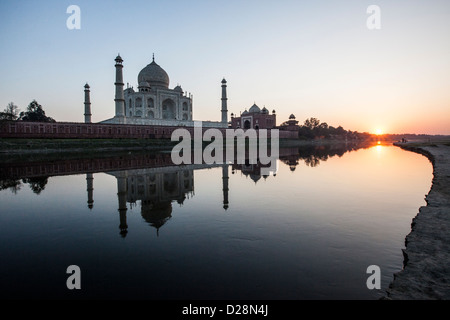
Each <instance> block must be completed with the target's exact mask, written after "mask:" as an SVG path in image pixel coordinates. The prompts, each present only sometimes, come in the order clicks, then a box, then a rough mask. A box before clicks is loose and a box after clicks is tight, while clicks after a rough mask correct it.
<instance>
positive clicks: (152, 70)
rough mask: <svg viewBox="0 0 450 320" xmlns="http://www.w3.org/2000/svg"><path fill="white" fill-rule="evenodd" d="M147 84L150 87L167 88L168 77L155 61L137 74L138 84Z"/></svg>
mask: <svg viewBox="0 0 450 320" xmlns="http://www.w3.org/2000/svg"><path fill="white" fill-rule="evenodd" d="M141 82H148V83H149V84H150V86H151V87H162V88H165V89H167V88H169V76H168V75H167V73H166V71H164V69H163V68H161V67H160V66H159V65H158V64H157V63H156V62H155V60H153V61H152V63H150V64H149V65H147V66H146V67H145V68H144V69H142V70H141V72H139V75H138V83H141Z"/></svg>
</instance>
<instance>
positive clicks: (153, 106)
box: [124, 60, 192, 123]
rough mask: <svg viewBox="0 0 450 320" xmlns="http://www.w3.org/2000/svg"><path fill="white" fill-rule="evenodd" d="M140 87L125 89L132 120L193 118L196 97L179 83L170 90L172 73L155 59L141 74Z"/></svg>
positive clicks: (129, 117) (125, 97) (186, 119)
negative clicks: (184, 90) (166, 70)
mask: <svg viewBox="0 0 450 320" xmlns="http://www.w3.org/2000/svg"><path fill="white" fill-rule="evenodd" d="M138 83H139V86H138V90H137V91H136V90H135V89H134V88H133V87H128V88H126V89H125V90H124V100H125V103H124V107H125V112H124V114H125V118H128V120H127V121H126V122H127V123H130V122H132V121H133V119H136V118H139V119H140V120H139V121H140V122H142V121H145V119H148V120H163V121H164V120H170V121H192V97H191V96H190V95H187V94H186V93H185V92H183V89H182V88H181V87H180V86H179V85H177V86H176V87H175V88H174V89H169V76H168V75H167V73H166V72H165V71H164V70H163V69H162V68H161V67H160V66H159V65H158V64H156V62H155V60H153V61H152V63H150V64H149V65H147V66H146V67H145V68H144V69H142V70H141V72H140V73H139V75H138Z"/></svg>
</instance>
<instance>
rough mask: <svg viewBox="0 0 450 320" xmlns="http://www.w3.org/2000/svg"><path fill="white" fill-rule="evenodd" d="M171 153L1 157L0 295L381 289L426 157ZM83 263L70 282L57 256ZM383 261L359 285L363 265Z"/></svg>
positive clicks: (426, 181) (259, 295)
mask: <svg viewBox="0 0 450 320" xmlns="http://www.w3.org/2000/svg"><path fill="white" fill-rule="evenodd" d="M277 163H278V169H277V172H276V175H275V176H274V175H269V176H261V174H260V166H258V165H251V164H248V165H245V164H240V165H239V164H227V165H213V166H206V165H199V166H195V165H193V166H173V165H171V163H170V156H169V157H167V154H166V155H164V154H155V155H137V156H134V155H130V156H129V157H118V158H117V157H116V158H114V157H113V158H111V159H108V158H105V159H92V160H89V159H83V160H79V161H70V160H67V161H66V160H60V161H53V162H50V161H49V162H47V163H45V162H43V163H18V162H14V163H10V164H2V165H1V170H2V171H1V172H2V178H1V183H2V186H1V191H0V256H1V263H0V285H1V287H0V288H1V289H0V290H1V296H2V298H8V297H11V298H72V297H82V298H114V299H124V298H129V299H170V300H171V299H226V300H228V299H234V300H236V299H270V300H278V299H283V300H295V299H378V298H379V297H381V296H382V295H383V294H384V291H385V289H386V288H387V287H388V285H389V283H390V282H391V281H392V279H393V274H394V273H395V272H398V271H400V270H401V268H402V264H403V256H402V251H401V250H402V248H404V239H405V236H406V235H407V234H408V233H409V232H410V228H411V219H412V218H413V217H414V216H415V215H416V214H417V212H418V209H419V207H420V206H422V205H425V201H424V197H425V195H426V194H427V193H428V191H429V189H430V187H431V180H432V166H431V164H430V163H429V161H428V160H427V159H426V158H425V157H423V156H421V155H418V154H415V153H411V152H407V151H404V150H401V149H400V148H397V147H393V146H384V145H377V146H373V147H368V148H360V149H357V148H354V149H353V150H351V151H348V150H346V149H343V148H336V147H321V148H311V147H310V148H307V149H298V148H292V149H289V150H285V151H283V150H281V151H280V159H279V160H278V161H277ZM70 265H77V266H79V267H80V270H81V290H68V289H67V287H66V280H67V279H68V277H69V276H70V275H69V274H68V273H66V270H67V267H68V266H70ZM370 265H377V266H379V267H380V269H381V289H380V290H376V289H375V290H369V289H368V288H367V286H366V280H367V278H368V277H369V276H370V274H367V273H366V271H367V267H368V266H370Z"/></svg>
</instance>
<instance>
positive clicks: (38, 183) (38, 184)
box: [22, 177, 48, 194]
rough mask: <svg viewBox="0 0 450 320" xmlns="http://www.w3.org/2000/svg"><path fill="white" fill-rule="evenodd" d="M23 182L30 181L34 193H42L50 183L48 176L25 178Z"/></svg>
mask: <svg viewBox="0 0 450 320" xmlns="http://www.w3.org/2000/svg"><path fill="white" fill-rule="evenodd" d="M22 182H23V183H28V184H29V186H30V189H31V190H32V191H33V192H34V193H36V194H40V193H41V192H42V191H43V190H44V189H45V186H46V185H47V183H48V177H38V178H25V179H22Z"/></svg>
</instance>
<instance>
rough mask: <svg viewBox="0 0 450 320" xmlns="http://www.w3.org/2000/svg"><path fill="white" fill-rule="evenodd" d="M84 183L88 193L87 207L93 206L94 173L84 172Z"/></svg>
mask: <svg viewBox="0 0 450 320" xmlns="http://www.w3.org/2000/svg"><path fill="white" fill-rule="evenodd" d="M86 185H87V193H88V201H87V203H88V208H89V209H92V208H93V207H94V175H93V174H92V173H86Z"/></svg>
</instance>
